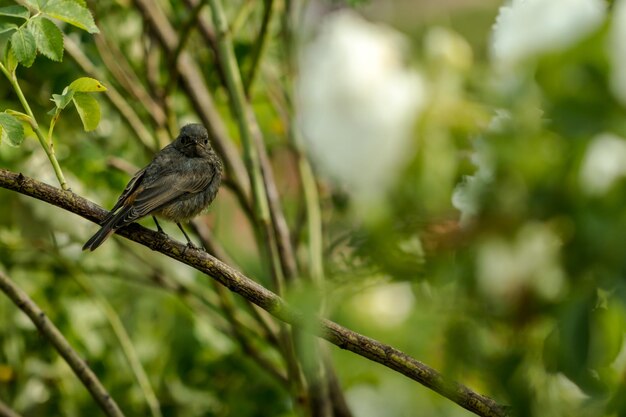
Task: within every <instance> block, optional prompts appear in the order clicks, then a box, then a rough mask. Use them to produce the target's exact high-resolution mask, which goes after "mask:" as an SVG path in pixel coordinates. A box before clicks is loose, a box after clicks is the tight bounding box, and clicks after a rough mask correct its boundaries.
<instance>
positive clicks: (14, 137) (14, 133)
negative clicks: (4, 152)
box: [0, 113, 24, 146]
mask: <svg viewBox="0 0 626 417" xmlns="http://www.w3.org/2000/svg"><path fill="white" fill-rule="evenodd" d="M2 141H6V143H7V144H8V145H11V146H20V145H21V144H22V142H23V141H24V127H23V126H22V123H21V122H20V121H19V120H17V119H16V118H15V117H13V116H11V115H10V114H6V113H0V142H2Z"/></svg>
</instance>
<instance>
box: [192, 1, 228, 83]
mask: <svg viewBox="0 0 626 417" xmlns="http://www.w3.org/2000/svg"><path fill="white" fill-rule="evenodd" d="M183 1H184V3H185V4H186V5H187V8H188V9H193V8H194V7H196V6H197V5H198V4H199V3H200V1H204V0H183ZM198 31H199V32H200V35H201V36H202V38H203V39H204V41H205V42H206V44H207V46H208V47H209V48H210V49H211V52H212V53H213V56H214V57H217V39H216V37H215V32H213V28H212V27H211V25H210V24H209V22H208V21H207V19H203V18H202V17H200V18H199V19H198ZM215 69H216V71H217V75H218V77H219V79H220V83H221V84H222V85H226V76H225V75H224V68H222V64H221V63H220V61H219V60H218V59H215Z"/></svg>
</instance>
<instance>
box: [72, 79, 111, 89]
mask: <svg viewBox="0 0 626 417" xmlns="http://www.w3.org/2000/svg"><path fill="white" fill-rule="evenodd" d="M69 88H70V90H74V91H75V92H77V93H101V92H103V91H107V89H106V87H105V86H104V85H102V83H101V82H100V81H98V80H96V79H95V78H89V77H81V78H77V79H75V80H74V81H72V83H71V84H70V85H69Z"/></svg>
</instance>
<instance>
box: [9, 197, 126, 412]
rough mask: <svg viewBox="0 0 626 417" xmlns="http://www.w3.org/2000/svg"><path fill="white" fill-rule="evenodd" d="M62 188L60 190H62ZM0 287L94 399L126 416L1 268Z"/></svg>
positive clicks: (33, 303)
mask: <svg viewBox="0 0 626 417" xmlns="http://www.w3.org/2000/svg"><path fill="white" fill-rule="evenodd" d="M50 188H53V187H50ZM53 189H54V188H53ZM58 191H59V192H60V190H58ZM0 290H1V291H2V292H4V293H5V294H6V296H7V297H9V298H10V299H11V301H13V303H14V304H15V305H16V306H17V307H18V308H19V309H20V310H22V311H23V312H24V313H26V315H27V316H28V317H29V318H30V319H31V321H32V322H33V324H34V325H35V326H37V328H38V329H39V331H40V332H41V334H43V335H44V336H45V337H46V339H48V341H49V342H50V343H51V344H52V346H54V348H55V349H56V350H57V352H59V355H61V356H63V359H65V362H67V364H68V365H69V366H70V368H72V371H74V373H75V374H76V376H77V377H78V379H80V381H81V382H82V383H83V385H84V386H85V388H87V390H89V393H90V394H91V396H92V397H93V399H94V400H96V402H97V403H98V405H99V406H100V408H101V409H102V411H104V413H105V414H106V415H107V416H110V417H124V414H122V411H121V410H120V409H119V407H118V406H117V403H116V402H115V400H113V398H111V396H110V395H109V393H108V392H107V390H106V389H105V388H104V386H103V385H102V383H101V382H100V380H99V379H98V377H97V376H96V374H94V373H93V371H92V370H91V369H90V368H89V367H88V366H87V364H86V363H85V361H84V360H83V359H81V357H80V356H79V355H78V353H76V351H75V350H74V349H73V348H72V346H71V345H70V344H69V342H68V341H67V339H65V337H64V336H63V334H62V333H61V332H60V331H59V329H57V327H56V326H55V325H54V324H53V323H52V322H51V321H50V320H48V318H47V317H46V315H45V314H44V312H43V311H41V309H40V308H39V307H38V306H37V304H35V302H34V301H33V300H31V299H30V297H29V296H28V295H27V294H26V293H25V292H24V291H22V290H21V289H20V288H19V287H17V286H16V285H15V284H14V283H13V282H12V281H11V280H10V279H9V277H8V276H6V275H5V274H4V273H2V272H1V271H0ZM9 415H10V414H9Z"/></svg>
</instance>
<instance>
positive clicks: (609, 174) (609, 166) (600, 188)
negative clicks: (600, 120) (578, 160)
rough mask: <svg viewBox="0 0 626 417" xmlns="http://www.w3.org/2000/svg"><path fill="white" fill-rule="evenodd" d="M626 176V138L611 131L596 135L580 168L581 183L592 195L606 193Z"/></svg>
mask: <svg viewBox="0 0 626 417" xmlns="http://www.w3.org/2000/svg"><path fill="white" fill-rule="evenodd" d="M624 177H626V140H624V139H623V138H620V137H619V136H616V135H613V134H611V133H603V134H601V135H598V136H596V137H595V138H594V139H593V140H592V142H591V144H589V146H588V147H587V153H586V154H585V157H584V159H583V163H582V167H581V170H580V183H581V186H582V188H583V190H584V191H585V192H587V193H588V194H591V195H600V194H604V193H606V192H607V191H608V190H609V188H611V186H612V185H613V183H615V181H617V180H619V179H620V178H624Z"/></svg>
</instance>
